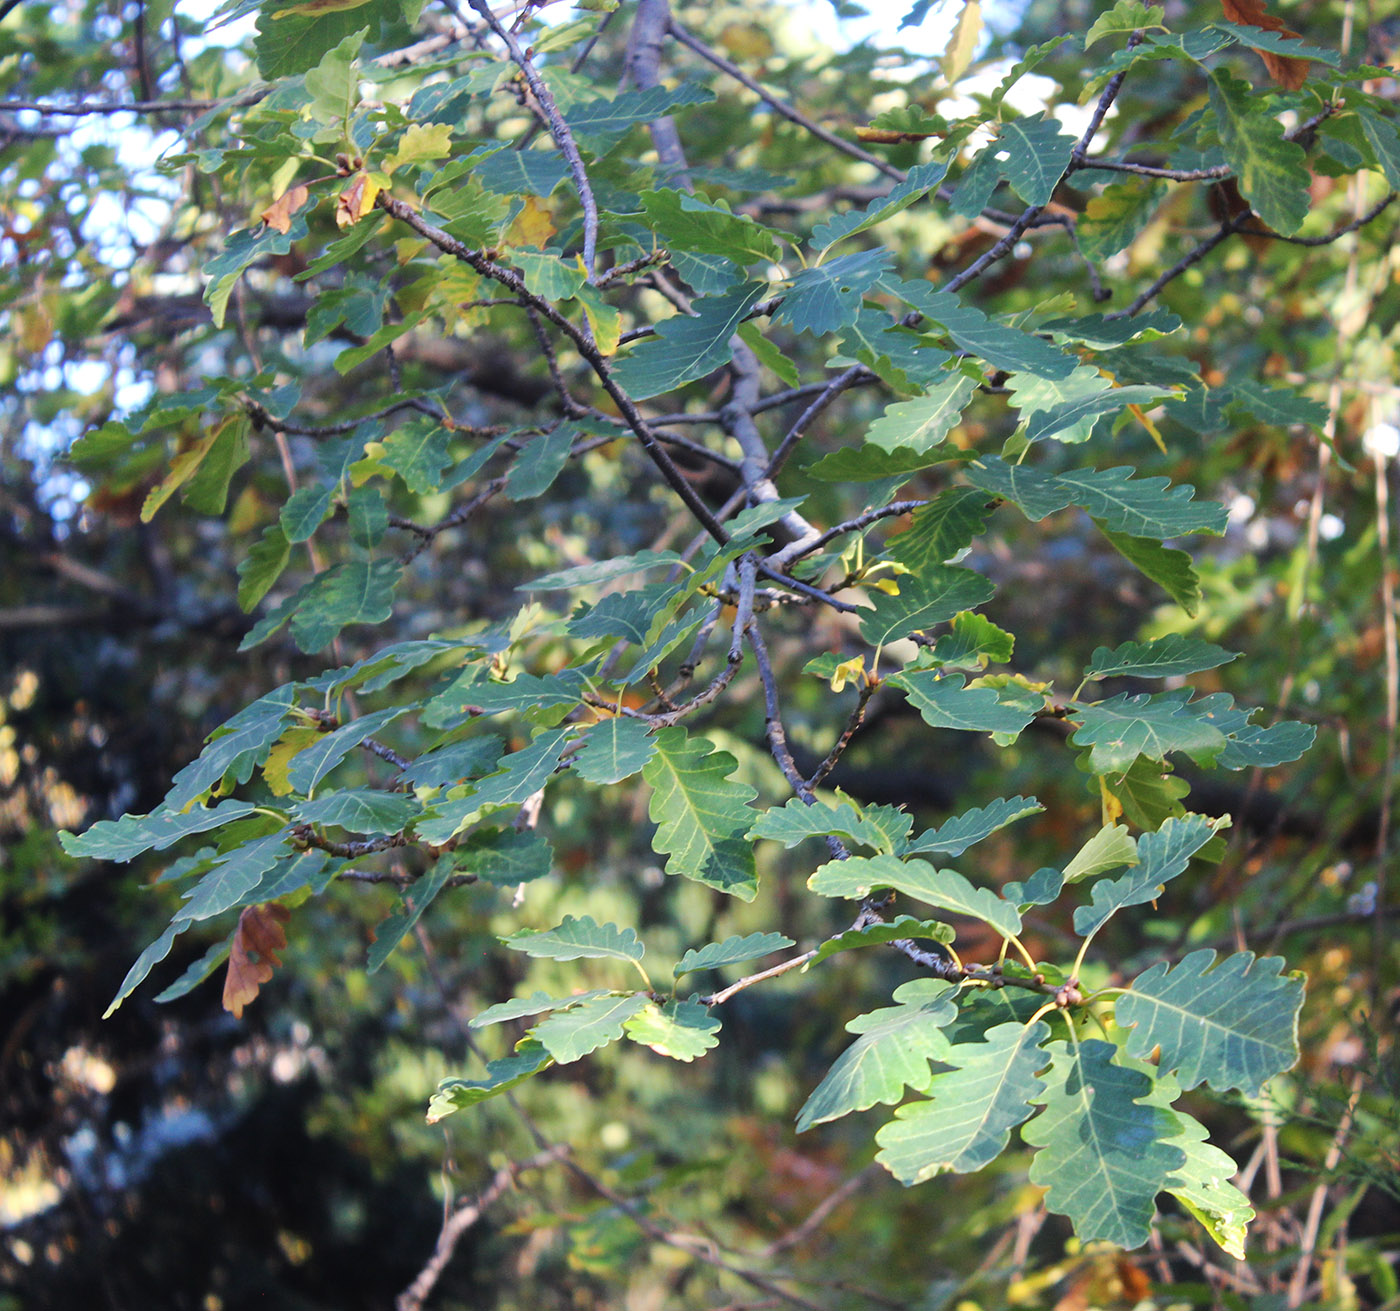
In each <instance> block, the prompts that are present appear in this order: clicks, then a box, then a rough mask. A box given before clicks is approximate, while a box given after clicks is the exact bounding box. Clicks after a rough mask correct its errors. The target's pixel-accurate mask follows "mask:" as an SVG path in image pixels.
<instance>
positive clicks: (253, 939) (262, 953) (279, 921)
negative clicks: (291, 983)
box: [224, 901, 292, 1019]
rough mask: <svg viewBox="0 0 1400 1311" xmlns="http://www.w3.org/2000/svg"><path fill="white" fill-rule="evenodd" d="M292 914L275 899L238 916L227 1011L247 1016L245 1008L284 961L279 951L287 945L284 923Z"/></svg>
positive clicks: (238, 1016)
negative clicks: (244, 1012) (244, 1011)
mask: <svg viewBox="0 0 1400 1311" xmlns="http://www.w3.org/2000/svg"><path fill="white" fill-rule="evenodd" d="M291 917H292V912H291V911H289V910H288V909H287V908H286V907H285V906H283V905H280V904H279V903H278V902H275V901H271V902H268V903H267V904H266V905H264V906H248V907H247V908H245V910H244V911H243V913H242V914H241V915H240V916H239V917H238V927H237V928H236V929H235V930H234V931H233V945H232V946H231V947H230V948H229V954H228V977H227V978H226V979H225V980H224V1010H226V1011H228V1012H229V1013H230V1014H232V1015H233V1016H234V1017H235V1018H236V1019H242V1018H243V1008H244V1007H245V1006H246V1005H247V1004H248V1003H249V1002H250V1001H252V1000H253V999H254V998H255V997H256V996H257V995H258V989H259V988H261V987H262V985H263V984H264V983H266V982H267V981H268V980H269V979H271V978H272V971H273V970H274V969H275V968H276V967H277V966H278V965H280V964H281V963H282V959H281V957H280V956H278V954H277V953H278V952H279V951H285V950H286V948H287V933H286V930H285V929H284V928H283V927H282V926H283V925H284V924H285V923H286V922H287V921H288V920H289V919H290V918H291ZM254 956H256V957H257V959H256V960H254V959H253V957H254Z"/></svg>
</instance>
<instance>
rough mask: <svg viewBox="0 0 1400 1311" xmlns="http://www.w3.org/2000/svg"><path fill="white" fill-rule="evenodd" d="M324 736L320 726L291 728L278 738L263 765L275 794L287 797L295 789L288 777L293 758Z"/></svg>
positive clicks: (265, 777)
mask: <svg viewBox="0 0 1400 1311" xmlns="http://www.w3.org/2000/svg"><path fill="white" fill-rule="evenodd" d="M322 736H324V734H323V733H322V732H321V730H320V729H319V728H289V729H288V730H287V731H286V732H285V733H283V734H282V736H281V737H280V738H278V739H277V741H276V742H275V743H274V744H273V747H272V750H271V751H269V752H268V753H267V761H266V763H265V764H264V765H263V779H264V781H265V782H266V783H267V786H268V789H269V791H271V793H272V795H273V796H275V797H285V796H286V795H287V794H288V793H289V792H291V791H292V790H293V789H292V784H291V780H289V779H288V778H287V770H288V769H290V768H291V764H292V760H293V758H294V757H295V756H297V755H298V754H299V753H300V752H302V751H304V750H305V749H306V748H307V747H309V746H310V745H311V744H312V743H313V742H314V741H316V739H317V738H319V737H322Z"/></svg>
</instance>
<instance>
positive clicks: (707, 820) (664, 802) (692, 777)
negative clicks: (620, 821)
mask: <svg viewBox="0 0 1400 1311" xmlns="http://www.w3.org/2000/svg"><path fill="white" fill-rule="evenodd" d="M654 740H655V743H656V751H655V754H654V755H653V756H652V758H651V759H650V760H648V761H647V763H646V765H645V766H644V767H643V769H642V777H643V778H644V779H645V780H646V782H647V783H648V784H649V785H650V786H651V789H652V794H651V803H650V806H649V813H650V815H651V819H652V822H653V823H654V824H656V825H657V830H656V838H655V844H656V849H657V850H658V851H662V852H665V853H666V854H667V856H668V857H669V859H668V860H667V862H666V872H667V873H668V874H679V875H682V876H683V877H685V878H688V879H694V880H695V881H696V882H698V883H704V884H706V885H708V886H709V887H712V888H718V889H719V890H720V891H721V892H728V893H731V894H732V895H734V896H736V897H739V898H741V899H742V900H744V901H752V900H753V898H754V895H755V893H757V891H758V876H757V873H756V872H755V868H754V854H753V847H752V846H751V845H750V844H749V842H748V841H746V839H745V836H744V835H745V834H746V833H747V832H748V830H749V828H750V826H751V825H752V824H753V821H754V812H753V810H751V809H750V807H749V804H748V803H749V802H750V801H752V800H753V798H754V796H755V793H754V790H753V788H751V787H749V785H748V784H747V783H738V782H731V781H730V780H729V775H730V774H731V773H733V771H734V767H735V765H736V764H737V763H738V762H737V761H736V760H735V759H734V757H733V756H731V755H730V754H729V753H728V752H727V751H717V750H716V749H715V747H714V744H713V743H711V742H709V741H707V740H706V739H705V738H701V737H689V736H688V735H687V734H686V731H685V730H684V729H683V728H664V729H662V730H661V731H660V732H658V733H657V734H656V735H655V738H654Z"/></svg>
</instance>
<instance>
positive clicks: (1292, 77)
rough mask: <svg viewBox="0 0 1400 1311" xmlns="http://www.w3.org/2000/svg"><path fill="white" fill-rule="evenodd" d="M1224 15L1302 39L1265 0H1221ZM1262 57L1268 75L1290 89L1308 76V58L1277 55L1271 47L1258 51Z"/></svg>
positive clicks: (1288, 37)
mask: <svg viewBox="0 0 1400 1311" xmlns="http://www.w3.org/2000/svg"><path fill="white" fill-rule="evenodd" d="M1220 7H1221V8H1222V9H1224V10H1225V17H1226V19H1227V20H1228V21H1229V22H1231V23H1239V24H1240V25H1241V26H1242V27H1259V28H1263V30H1264V31H1266V32H1277V33H1278V34H1279V36H1281V37H1286V38H1287V39H1289V40H1291V41H1301V40H1302V39H1303V38H1302V36H1301V35H1300V34H1299V33H1297V32H1294V31H1293V30H1292V29H1290V28H1287V27H1285V26H1284V25H1283V19H1281V18H1278V17H1276V16H1275V15H1274V14H1271V13H1269V11H1268V10H1267V9H1265V7H1264V0H1220ZM1259 58H1260V59H1262V60H1263V61H1264V67H1265V68H1267V69H1268V70H1269V76H1270V77H1272V78H1273V79H1274V81H1275V82H1277V83H1278V84H1279V85H1280V86H1282V87H1286V88H1287V89H1288V90H1289V91H1296V90H1297V89H1298V88H1299V87H1300V86H1302V85H1303V83H1304V82H1306V81H1307V80H1308V61H1307V60H1306V59H1294V58H1293V57H1292V56H1290V55H1276V54H1273V53H1272V52H1270V51H1268V50H1261V51H1259Z"/></svg>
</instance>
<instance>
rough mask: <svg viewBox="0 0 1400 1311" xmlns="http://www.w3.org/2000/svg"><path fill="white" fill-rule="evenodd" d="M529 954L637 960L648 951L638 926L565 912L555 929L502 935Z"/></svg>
mask: <svg viewBox="0 0 1400 1311" xmlns="http://www.w3.org/2000/svg"><path fill="white" fill-rule="evenodd" d="M501 941H502V942H503V943H505V945H506V946H507V947H510V948H512V949H513V950H515V951H523V952H524V953H525V954H526V955H527V956H536V957H541V956H542V957H546V958H548V959H549V960H579V959H580V958H587V959H593V960H625V961H631V962H632V963H633V964H636V963H637V962H638V961H640V960H641V959H642V956H643V955H644V954H645V953H646V948H645V947H644V946H642V943H641V941H640V940H639V939H638V937H637V931H636V929H621V928H618V926H617V925H616V924H599V923H598V922H597V920H595V919H594V918H593V917H592V916H591V915H580V916H579V917H577V918H575V917H574V916H572V915H565V916H564V918H563V920H562V921H561V922H560V923H559V924H558V925H556V926H555V927H554V928H552V929H520V930H518V931H517V932H515V933H509V934H507V935H506V936H505V937H503V938H502V939H501Z"/></svg>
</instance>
